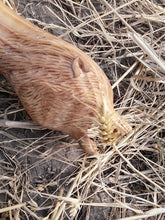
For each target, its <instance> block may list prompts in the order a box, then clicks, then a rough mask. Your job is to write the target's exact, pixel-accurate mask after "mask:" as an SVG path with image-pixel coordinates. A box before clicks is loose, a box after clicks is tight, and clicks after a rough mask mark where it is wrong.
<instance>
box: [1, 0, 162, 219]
mask: <svg viewBox="0 0 165 220" xmlns="http://www.w3.org/2000/svg"><path fill="white" fill-rule="evenodd" d="M6 3H7V4H8V5H9V6H10V7H12V8H13V9H14V10H16V11H17V12H18V13H20V14H21V15H22V16H23V17H25V18H26V19H28V20H29V21H31V22H32V23H34V24H36V25H38V26H39V27H41V28H43V29H45V30H46V31H49V32H51V33H53V34H55V35H58V36H60V37H61V38H63V39H65V40H68V41H69V42H71V43H73V44H75V45H76V46H78V47H79V48H80V49H82V50H83V51H84V52H86V53H87V54H88V55H89V56H91V57H92V58H93V59H94V60H95V61H96V62H97V63H98V64H99V65H100V66H101V67H102V69H103V70H104V72H105V73H106V74H107V76H108V78H109V80H110V82H111V85H112V87H113V89H114V101H115V106H116V109H117V110H118V112H119V113H121V114H122V115H124V117H125V118H126V120H127V121H129V123H130V124H131V125H132V127H133V131H132V133H131V134H129V135H128V136H127V137H124V138H123V139H122V140H120V141H119V142H118V143H116V145H114V146H107V148H106V149H100V154H99V156H98V157H97V158H95V157H87V155H85V154H84V152H83V151H82V149H80V148H79V146H78V144H77V143H76V142H74V141H73V140H72V139H71V138H70V137H68V136H67V135H65V134H62V133H60V132H56V131H49V130H33V129H32V130H28V129H20V128H19V129H18V128H1V130H0V218H1V219H45V220H46V219H51V220H52V219H91V220H92V219H100V220H103V219H106V220H107V219H114V220H115V219H122V220H123V219H125V220H126V219H131V220H133V219H162V220H163V219H165V166H164V165H165V147H164V146H165V139H164V137H165V85H164V84H165V2H164V0H152V1H149V0H119V1H115V0H114V1H113V0H112V1H106V0H100V1H97V0H95V1H93V0H76V1H73V0H67V1H63V0H47V1H33V0H29V1H27V0H19V1H12V0H8V1H6ZM0 77H1V81H0V118H1V121H2V120H3V121H4V120H10V121H12V120H13V121H24V120H28V119H29V117H28V115H27V113H26V112H25V111H24V110H23V108H22V106H21V104H20V103H19V101H18V99H17V96H16V95H15V93H14V92H13V90H12V89H11V87H10V86H9V85H8V84H7V82H6V81H5V79H4V78H3V77H2V76H0ZM29 120H30V119H29Z"/></svg>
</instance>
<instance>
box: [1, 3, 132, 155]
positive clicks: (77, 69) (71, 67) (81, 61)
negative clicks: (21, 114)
mask: <svg viewBox="0 0 165 220" xmlns="http://www.w3.org/2000/svg"><path fill="white" fill-rule="evenodd" d="M0 72H1V73H2V74H3V75H4V76H5V77H6V78H7V79H8V81H9V82H10V83H11V85H12V86H13V88H14V90H15V91H16V93H17V95H18V97H19V99H20V100H21V102H22V104H23V106H24V108H25V109H26V110H27V112H28V113H29V115H30V116H31V118H32V119H33V120H34V121H35V122H37V123H38V124H40V125H41V126H43V127H45V128H49V129H53V130H60V131H62V132H65V133H67V134H69V135H70V136H72V137H73V138H74V139H76V140H77V141H78V142H79V144H80V146H82V147H83V149H84V150H85V152H87V153H88V154H94V153H95V152H96V151H97V147H96V145H95V143H94V141H93V140H91V139H90V137H89V136H88V129H89V128H92V127H95V128H97V130H98V133H97V135H98V136H99V138H100V141H101V142H102V143H105V144H110V143H112V142H113V141H115V140H116V139H117V138H118V137H119V136H121V135H124V134H127V133H128V132H129V131H130V130H131V127H130V126H129V125H128V124H127V123H126V122H125V121H124V119H123V118H122V117H121V116H120V115H119V114H118V113H117V112H116V111H115V110H114V107H113V91H112V88H111V85H110V83H109V80H108V78H107V77H106V75H105V74H104V72H103V71H102V70H101V68H100V67H99V66H98V65H97V64H96V63H95V62H94V61H93V60H92V59H91V58H90V57H89V56H87V55H86V54H85V53H84V52H82V51H81V50H80V49H78V48H77V47H75V46H73V45H72V44H70V43H68V42H66V41H64V40H62V39H60V38H57V37H55V36H53V35H51V34H50V33H47V32H46V31H43V30H42V29H40V28H38V27H36V26H35V25H33V24H31V23H30V22H28V21H26V20H25V19H23V18H22V17H20V16H19V15H17V14H16V13H15V12H13V11H12V10H11V9H9V8H8V7H7V6H5V5H4V4H3V3H2V2H0Z"/></svg>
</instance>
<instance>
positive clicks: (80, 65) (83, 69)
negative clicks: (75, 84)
mask: <svg viewBox="0 0 165 220" xmlns="http://www.w3.org/2000/svg"><path fill="white" fill-rule="evenodd" d="M72 70H73V76H74V77H79V76H80V75H82V74H85V73H87V72H89V66H88V64H86V63H85V62H84V60H82V59H81V58H80V57H77V58H75V59H74V60H73V63H72Z"/></svg>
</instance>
